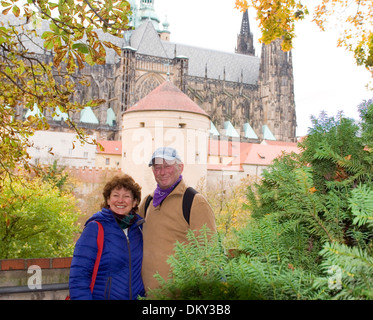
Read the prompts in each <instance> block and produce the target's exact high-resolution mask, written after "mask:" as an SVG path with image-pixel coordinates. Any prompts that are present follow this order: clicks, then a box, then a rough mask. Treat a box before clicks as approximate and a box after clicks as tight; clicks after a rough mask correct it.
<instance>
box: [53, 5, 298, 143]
mask: <svg viewBox="0 0 373 320" xmlns="http://www.w3.org/2000/svg"><path fill="white" fill-rule="evenodd" d="M137 2H138V1H136V0H130V1H129V3H130V4H131V9H132V12H133V14H132V17H131V20H130V24H131V26H132V28H131V30H129V31H125V33H124V37H123V39H118V38H116V39H112V38H111V39H108V40H110V41H113V42H116V44H117V45H119V46H121V48H122V55H121V56H120V57H119V56H118V55H117V54H116V53H114V51H110V50H109V51H108V52H107V63H106V65H101V66H98V65H97V66H94V67H90V66H87V67H85V68H84V69H83V70H82V71H80V76H83V77H85V78H86V79H89V81H90V83H91V85H90V87H83V86H80V85H79V84H77V90H76V95H75V97H74V99H76V100H77V101H79V102H82V103H84V101H87V100H89V99H93V98H102V99H105V100H106V102H105V103H104V104H102V105H101V106H99V107H97V108H95V109H94V110H88V109H89V107H87V108H85V109H84V110H83V111H82V112H81V113H80V115H79V114H77V115H75V119H73V120H75V121H76V122H77V123H79V125H80V126H81V127H84V128H86V129H88V132H90V131H91V132H92V133H93V132H96V134H98V137H99V139H106V140H119V139H121V137H120V134H121V133H120V132H121V127H122V123H121V121H122V114H123V112H124V111H126V110H127V109H128V108H129V107H131V106H133V105H135V104H136V102H137V101H139V100H140V99H141V98H143V97H145V96H146V95H147V94H149V93H150V92H151V91H152V90H153V89H155V88H156V87H158V86H159V85H160V84H162V83H163V82H164V81H166V80H169V81H171V82H172V83H173V84H174V85H176V86H177V87H178V88H179V89H181V90H182V91H183V92H184V93H185V94H187V95H188V96H189V97H190V98H191V99H192V100H193V101H194V102H195V103H196V104H197V105H199V106H200V107H201V108H202V109H203V110H204V111H206V112H207V113H208V115H209V116H210V119H211V127H212V128H214V129H215V130H216V131H215V132H216V133H217V132H219V133H220V135H221V136H224V134H226V135H229V128H234V130H235V132H237V133H238V136H239V137H240V139H241V140H243V141H252V142H255V141H256V142H259V141H261V140H263V139H272V140H274V139H275V140H280V141H292V142H295V141H296V134H295V132H296V114H295V103H294V81H293V67H292V56H291V52H284V51H282V50H281V43H280V41H279V40H277V41H274V42H272V43H271V44H269V45H262V50H261V55H260V57H258V56H256V55H255V49H254V39H253V34H252V32H251V31H250V23H249V17H248V13H247V11H246V12H245V13H243V16H242V25H241V30H240V33H239V34H238V37H237V46H236V49H235V52H232V53H229V52H220V51H216V50H210V49H206V48H199V47H193V46H188V45H184V44H181V43H173V42H171V40H170V38H171V37H170V34H171V32H170V30H169V27H170V26H169V24H168V22H167V21H165V22H163V23H162V24H161V21H160V19H159V18H158V16H157V14H156V11H155V8H154V0H140V3H139V4H138V5H137V4H136V3H137ZM102 36H103V37H107V36H106V35H104V34H103V35H102ZM232 51H233V50H232ZM86 109H87V110H86ZM47 118H50V116H49V117H48V116H47ZM48 121H49V122H50V123H51V127H52V128H54V129H55V130H63V129H62V128H61V126H63V123H62V121H58V119H48ZM211 132H212V133H211V134H212V135H213V134H214V132H213V131H211ZM236 137H237V136H236Z"/></svg>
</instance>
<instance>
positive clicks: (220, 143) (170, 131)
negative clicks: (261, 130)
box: [126, 120, 241, 171]
mask: <svg viewBox="0 0 373 320" xmlns="http://www.w3.org/2000/svg"><path fill="white" fill-rule="evenodd" d="M180 129H182V127H180V128H175V127H169V126H167V125H165V123H164V122H163V121H161V120H157V121H155V122H154V127H151V128H145V127H140V128H137V129H135V130H134V131H133V132H132V133H131V137H130V141H132V142H134V143H135V146H134V147H133V149H132V150H128V152H126V157H129V158H130V159H131V161H132V162H133V163H135V164H139V165H140V164H147V163H148V162H149V159H150V158H151V155H152V153H153V151H154V150H155V149H157V148H158V147H172V148H175V149H176V150H177V152H178V153H179V155H180V157H181V159H182V160H183V163H184V164H186V165H189V164H191V165H193V164H208V156H209V149H210V156H211V155H215V156H217V157H225V158H226V161H227V159H229V160H232V161H233V164H236V167H237V171H238V170H239V165H240V163H239V161H240V154H241V150H240V146H241V144H240V140H239V138H235V139H234V141H232V139H230V140H228V139H219V140H218V139H216V140H210V136H209V132H208V131H206V130H205V129H198V128H197V129H196V128H185V129H182V130H180ZM238 137H239V132H238ZM209 140H210V141H209ZM129 151H130V152H129ZM211 151H212V153H211ZM236 162H237V163H236ZM232 171H234V170H232Z"/></svg>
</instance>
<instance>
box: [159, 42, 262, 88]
mask: <svg viewBox="0 0 373 320" xmlns="http://www.w3.org/2000/svg"><path fill="white" fill-rule="evenodd" d="M160 41H161V42H162V44H163V46H164V48H165V50H166V52H167V55H168V57H169V58H170V59H173V58H175V56H185V57H187V58H188V59H189V69H188V74H189V75H190V76H195V77H205V71H206V70H207V77H208V78H210V79H216V80H223V79H224V78H225V80H226V81H232V82H240V81H241V75H242V82H243V83H246V84H252V85H256V84H257V81H258V79H259V66H260V58H258V57H255V56H248V55H244V54H238V53H230V52H224V51H217V50H212V49H205V48H199V47H193V46H189V45H184V44H179V43H172V42H169V41H162V40H160ZM175 53H176V54H175Z"/></svg>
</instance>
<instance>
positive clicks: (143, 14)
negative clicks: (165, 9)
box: [139, 0, 161, 32]
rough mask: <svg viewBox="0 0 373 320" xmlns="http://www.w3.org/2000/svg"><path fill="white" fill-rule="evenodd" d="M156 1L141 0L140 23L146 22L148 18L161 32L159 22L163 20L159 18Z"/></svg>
mask: <svg viewBox="0 0 373 320" xmlns="http://www.w3.org/2000/svg"><path fill="white" fill-rule="evenodd" d="M154 2H155V0H141V1H140V10H139V25H140V24H142V23H143V22H145V21H146V20H150V21H151V22H152V23H153V25H154V29H155V30H156V31H157V32H159V31H160V27H159V23H160V22H161V20H160V19H159V17H158V15H157V14H156V12H155V9H154Z"/></svg>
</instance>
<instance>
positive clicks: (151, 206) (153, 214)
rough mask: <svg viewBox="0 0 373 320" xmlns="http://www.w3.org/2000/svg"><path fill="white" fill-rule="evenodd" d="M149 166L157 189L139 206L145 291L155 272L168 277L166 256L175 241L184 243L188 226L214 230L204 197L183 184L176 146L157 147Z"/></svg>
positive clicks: (153, 281)
mask: <svg viewBox="0 0 373 320" xmlns="http://www.w3.org/2000/svg"><path fill="white" fill-rule="evenodd" d="M149 167H152V170H153V174H154V178H155V180H156V182H157V188H156V189H155V191H154V193H153V194H152V195H151V196H150V197H146V198H145V199H144V200H143V201H142V203H141V205H140V208H139V214H140V215H141V216H143V217H145V224H144V227H143V235H144V255H143V264H142V277H143V282H144V287H145V290H146V291H148V290H149V289H154V288H157V287H158V286H159V283H158V281H157V279H155V278H154V275H155V274H156V273H159V274H160V275H161V276H162V278H164V279H167V276H168V273H169V271H170V267H169V265H168V264H167V259H168V257H169V256H170V255H172V254H174V245H175V243H176V241H179V242H187V233H188V230H189V229H191V230H193V231H195V232H198V231H199V230H201V228H202V226H203V225H206V226H207V228H209V229H210V230H211V231H212V232H216V225H215V216H214V213H213V211H212V209H211V207H210V205H209V204H208V202H207V200H206V199H205V198H204V197H203V196H202V195H201V194H199V193H196V192H195V190H194V189H192V188H188V186H187V185H186V184H185V182H184V180H183V178H182V175H181V173H182V172H183V169H184V164H183V163H182V161H181V159H180V157H179V155H178V153H177V152H176V150H175V149H173V148H169V147H161V148H158V149H157V150H156V151H155V152H154V153H153V155H152V158H151V160H150V162H149ZM187 189H188V190H187ZM149 200H150V201H149ZM183 202H184V203H183Z"/></svg>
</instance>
